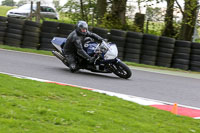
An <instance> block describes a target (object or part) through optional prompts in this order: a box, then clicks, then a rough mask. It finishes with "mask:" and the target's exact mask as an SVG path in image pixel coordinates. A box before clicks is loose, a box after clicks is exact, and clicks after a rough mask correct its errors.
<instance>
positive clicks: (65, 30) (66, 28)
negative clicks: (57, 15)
mask: <svg viewBox="0 0 200 133" xmlns="http://www.w3.org/2000/svg"><path fill="white" fill-rule="evenodd" d="M74 29H75V25H73V24H66V23H60V24H59V27H58V36H59V37H65V38H67V37H68V35H69V34H70V33H71V32H72V31H73V30H74Z"/></svg>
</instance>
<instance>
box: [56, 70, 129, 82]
mask: <svg viewBox="0 0 200 133" xmlns="http://www.w3.org/2000/svg"><path fill="white" fill-rule="evenodd" d="M53 69H54V70H58V71H62V73H63V72H65V73H66V74H68V73H70V74H74V75H81V76H82V75H87V76H90V77H91V78H92V77H95V78H97V77H98V78H104V79H105V78H108V79H121V80H126V79H122V78H119V77H117V76H116V75H114V74H112V73H95V72H90V71H88V70H79V71H77V72H75V73H71V72H70V70H69V68H60V67H56V68H55V67H54V68H53Z"/></svg>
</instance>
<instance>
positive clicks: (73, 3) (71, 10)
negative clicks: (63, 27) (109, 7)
mask: <svg viewBox="0 0 200 133" xmlns="http://www.w3.org/2000/svg"><path fill="white" fill-rule="evenodd" d="M63 8H64V9H65V14H66V16H68V17H69V18H71V19H72V20H73V22H74V23H76V22H77V21H78V20H85V21H87V22H92V20H91V19H92V16H96V14H95V12H94V9H96V0H84V1H83V0H68V2H67V3H66V4H65V5H64V7H63ZM93 13H94V14H93ZM92 14H93V15H92Z"/></svg>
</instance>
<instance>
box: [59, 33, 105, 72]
mask: <svg viewBox="0 0 200 133" xmlns="http://www.w3.org/2000/svg"><path fill="white" fill-rule="evenodd" d="M85 37H91V38H93V39H96V40H98V41H102V40H103V38H102V37H100V36H98V35H97V34H95V33H92V32H89V31H88V32H87V34H86V35H81V34H79V33H78V32H77V31H76V30H74V31H73V32H71V33H70V34H69V36H68V38H67V42H66V44H65V45H64V47H63V49H64V55H65V57H66V60H67V62H68V63H69V68H70V70H71V71H76V70H77V69H78V64H77V59H76V57H77V55H79V56H81V57H83V58H84V59H86V60H87V61H90V60H91V58H92V57H90V56H89V55H88V54H87V53H86V52H85V51H84V49H83V43H84V39H85Z"/></svg>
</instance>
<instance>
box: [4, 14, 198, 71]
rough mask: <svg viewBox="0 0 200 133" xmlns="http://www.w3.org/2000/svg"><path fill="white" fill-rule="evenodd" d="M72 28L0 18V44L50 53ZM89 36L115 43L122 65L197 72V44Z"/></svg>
mask: <svg viewBox="0 0 200 133" xmlns="http://www.w3.org/2000/svg"><path fill="white" fill-rule="evenodd" d="M74 28H75V25H73V24H66V23H58V22H51V21H44V22H43V24H42V25H41V24H40V23H36V22H32V21H28V20H21V19H16V18H7V17H2V16H0V44H5V45H10V46H16V47H23V48H34V49H37V48H38V45H39V44H40V47H39V48H38V50H53V49H54V48H53V45H52V44H51V40H52V38H53V37H55V36H60V37H67V36H68V35H69V33H71V32H72V31H73V30H74ZM92 32H94V33H96V34H98V35H100V36H101V37H103V38H108V39H109V41H111V42H113V43H116V44H117V47H118V51H119V55H118V56H119V58H120V59H122V60H124V61H130V62H136V63H143V64H148V65H157V66H164V67H172V68H179V69H183V70H192V71H198V72H200V43H191V42H189V41H182V40H175V39H173V38H168V37H163V36H161V37H159V36H155V35H150V34H142V33H137V32H132V31H127V32H125V31H122V30H116V29H112V30H110V34H108V30H106V29H102V28H97V27H94V28H92Z"/></svg>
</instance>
